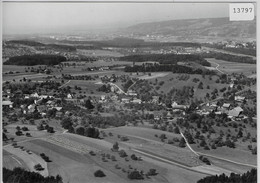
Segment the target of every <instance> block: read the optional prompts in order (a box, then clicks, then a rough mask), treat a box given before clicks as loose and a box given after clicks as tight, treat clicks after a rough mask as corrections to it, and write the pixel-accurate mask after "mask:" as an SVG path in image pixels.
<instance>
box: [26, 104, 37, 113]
mask: <svg viewBox="0 0 260 183" xmlns="http://www.w3.org/2000/svg"><path fill="white" fill-rule="evenodd" d="M35 107H36V105H35V104H31V105H29V106H28V107H27V108H28V112H29V113H33V112H34V111H35Z"/></svg>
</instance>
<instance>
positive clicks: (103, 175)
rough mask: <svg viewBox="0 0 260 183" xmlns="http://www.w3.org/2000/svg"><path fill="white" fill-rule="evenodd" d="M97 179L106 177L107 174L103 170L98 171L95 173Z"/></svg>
mask: <svg viewBox="0 0 260 183" xmlns="http://www.w3.org/2000/svg"><path fill="white" fill-rule="evenodd" d="M94 175H95V177H105V176H106V175H105V173H104V172H103V171H102V170H97V171H96V172H95V173H94Z"/></svg>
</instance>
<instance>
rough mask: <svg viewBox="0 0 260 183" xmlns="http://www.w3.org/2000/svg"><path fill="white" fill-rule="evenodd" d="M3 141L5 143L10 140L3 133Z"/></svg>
mask: <svg viewBox="0 0 260 183" xmlns="http://www.w3.org/2000/svg"><path fill="white" fill-rule="evenodd" d="M3 140H4V141H6V140H8V138H7V136H6V134H5V133H4V132H3Z"/></svg>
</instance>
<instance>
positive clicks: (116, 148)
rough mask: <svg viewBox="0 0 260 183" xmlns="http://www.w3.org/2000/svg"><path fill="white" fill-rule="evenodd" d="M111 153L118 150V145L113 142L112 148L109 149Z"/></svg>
mask: <svg viewBox="0 0 260 183" xmlns="http://www.w3.org/2000/svg"><path fill="white" fill-rule="evenodd" d="M111 150H112V151H118V150H119V145H118V142H115V143H114V145H113V148H112V149H111Z"/></svg>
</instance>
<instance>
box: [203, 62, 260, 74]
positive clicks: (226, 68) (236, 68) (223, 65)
mask: <svg viewBox="0 0 260 183" xmlns="http://www.w3.org/2000/svg"><path fill="white" fill-rule="evenodd" d="M206 60H208V61H210V62H213V63H217V64H219V67H218V69H219V70H221V71H223V72H224V73H226V74H232V73H244V75H246V76H250V75H252V72H256V65H255V64H244V63H236V62H227V61H223V60H217V59H214V58H208V59H206ZM211 65H212V67H216V65H215V64H211Z"/></svg>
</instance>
